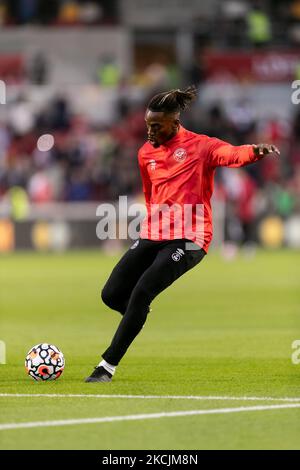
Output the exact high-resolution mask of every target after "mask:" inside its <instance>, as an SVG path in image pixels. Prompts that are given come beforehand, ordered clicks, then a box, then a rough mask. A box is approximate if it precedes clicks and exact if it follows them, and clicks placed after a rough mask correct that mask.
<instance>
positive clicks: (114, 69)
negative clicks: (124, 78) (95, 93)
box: [97, 56, 121, 87]
mask: <svg viewBox="0 0 300 470" xmlns="http://www.w3.org/2000/svg"><path fill="white" fill-rule="evenodd" d="M97 78H98V83H99V85H102V86H105V87H116V86H117V85H118V84H119V82H120V79H121V74H120V69H119V66H118V64H117V63H116V60H115V59H114V58H113V57H110V56H105V57H100V59H99V63H98V66H97Z"/></svg>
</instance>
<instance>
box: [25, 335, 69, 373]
mask: <svg viewBox="0 0 300 470" xmlns="http://www.w3.org/2000/svg"><path fill="white" fill-rule="evenodd" d="M25 368H26V371H27V373H28V375H30V377H32V378H33V379H34V380H38V381H44V380H55V379H58V377H60V376H61V374H62V373H63V370H64V368H65V359H64V355H63V353H62V352H61V351H60V350H59V349H58V348H57V347H56V346H53V344H48V343H42V344H37V345H36V346H33V348H31V349H30V351H28V354H27V356H26V359H25Z"/></svg>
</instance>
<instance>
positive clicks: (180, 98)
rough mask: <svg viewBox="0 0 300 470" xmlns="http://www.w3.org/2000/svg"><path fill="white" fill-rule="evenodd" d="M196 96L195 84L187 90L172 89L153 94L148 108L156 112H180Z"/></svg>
mask: <svg viewBox="0 0 300 470" xmlns="http://www.w3.org/2000/svg"><path fill="white" fill-rule="evenodd" d="M196 96H197V88H196V87H195V86H189V87H188V88H186V90H179V89H177V90H170V91H167V92H165V93H159V94H158V95H155V96H153V98H152V99H151V100H150V102H149V104H148V109H149V110H150V111H155V112H163V113H178V112H180V111H183V110H184V109H186V108H187V107H188V106H189V104H190V103H191V102H192V101H193V100H194V99H195V98H196Z"/></svg>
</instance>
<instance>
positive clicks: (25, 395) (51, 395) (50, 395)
mask: <svg viewBox="0 0 300 470" xmlns="http://www.w3.org/2000/svg"><path fill="white" fill-rule="evenodd" d="M0 398H128V399H141V400H156V399H157V400H164V399H166V400H170V399H171V400H220V401H231V400H232V401H283V402H300V397H299V398H296V397H291V398H288V397H284V398H280V397H279V398H276V397H247V396H244V397H231V396H209V395H208V396H197V395H107V394H106V395H105V394H74V393H70V394H62V393H61V394H60V393H0Z"/></svg>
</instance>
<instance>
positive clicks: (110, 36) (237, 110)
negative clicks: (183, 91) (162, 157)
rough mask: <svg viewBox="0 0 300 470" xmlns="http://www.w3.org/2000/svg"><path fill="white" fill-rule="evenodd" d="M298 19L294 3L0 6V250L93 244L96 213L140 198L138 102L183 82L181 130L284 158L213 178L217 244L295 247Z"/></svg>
mask: <svg viewBox="0 0 300 470" xmlns="http://www.w3.org/2000/svg"><path fill="white" fill-rule="evenodd" d="M160 3H162V4H160ZM158 11H159V15H158V14H157V12H158ZM299 21H300V5H299V2H298V1H289V2H283V1H278V0H277V1H276V0H268V1H267V0H266V1H255V2H252V1H248V2H246V1H239V0H230V1H223V2H220V1H218V0H214V1H201V2H198V1H196V0H188V1H183V0H182V1H181V0H166V1H164V2H156V1H147V0H142V1H137V0H119V1H116V0H111V1H101V0H99V1H84V0H82V1H73V0H65V1H57V0H51V1H48V2H44V1H40V0H9V1H3V0H2V1H1V2H0V24H1V29H0V78H1V80H2V81H3V82H4V83H2V84H3V86H2V88H1V91H2V93H1V97H2V99H1V103H2V104H1V105H0V235H1V236H0V251H1V252H9V251H12V250H17V249H28V248H33V249H37V250H42V251H43V250H45V251H47V250H50V251H51V250H65V249H68V248H70V247H71V248H78V247H85V248H86V247H97V246H100V245H102V242H101V241H99V240H98V239H97V237H96V230H95V226H96V223H97V217H96V208H97V205H98V204H99V203H101V202H103V201H105V202H107V201H110V202H116V201H117V199H118V196H119V195H128V196H129V197H130V198H132V200H133V201H134V200H137V201H142V200H143V198H142V195H141V182H140V177H139V172H138V167H137V159H136V154H137V149H138V147H139V146H140V145H141V144H142V143H143V142H144V140H145V125H144V110H145V105H146V103H147V100H148V99H149V97H150V96H152V95H153V93H155V92H157V91H160V90H165V89H169V88H173V87H176V88H177V87H183V86H185V85H189V84H192V83H193V84H195V85H196V86H197V87H198V88H199V99H198V101H197V103H195V105H194V106H193V108H192V110H191V111H189V112H187V113H186V114H185V115H184V117H183V123H184V125H186V126H187V127H188V128H189V129H191V130H193V131H196V132H199V133H207V134H208V135H210V136H216V137H219V138H221V139H224V140H227V141H229V142H231V143H233V144H237V145H238V144H244V143H257V142H270V143H273V144H275V145H277V146H278V147H279V148H280V150H281V157H280V159H276V158H273V157H269V158H266V159H265V160H264V161H263V162H260V163H258V164H254V165H250V166H249V167H247V168H244V169H239V170H234V171H232V170H228V169H219V170H218V172H217V177H216V184H215V196H214V206H215V239H214V244H215V245H218V246H221V242H222V241H225V242H227V243H226V244H225V245H223V248H224V254H225V256H229V257H231V256H234V254H235V252H236V247H237V246H240V245H244V246H245V247H247V248H249V249H250V252H251V250H253V247H254V246H255V245H256V244H262V245H264V246H267V247H272V248H281V247H283V246H291V247H294V248H299V247H300V218H299V211H300V197H299V196H300V113H299V109H298V106H297V105H294V104H292V101H291V95H292V91H293V90H292V88H291V83H292V82H293V80H296V79H297V78H300V44H299V43H300V23H299ZM4 85H5V87H4ZM4 101H5V103H6V104H3V103H4ZM49 134H50V136H53V138H54V145H53V146H52V147H51V143H50V145H48V144H47V142H49V140H48V141H47V138H48V139H49ZM44 135H47V136H48V137H42V139H41V140H40V141H39V138H40V137H41V136H44ZM49 147H50V150H48V151H45V149H47V148H49ZM121 215H122V214H121ZM105 248H107V249H108V250H114V249H115V248H116V249H118V248H119V244H118V243H117V242H116V241H115V242H110V243H109V244H107V243H106V244H105Z"/></svg>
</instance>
